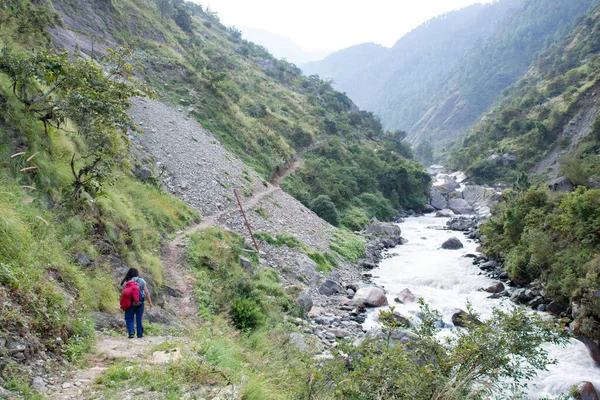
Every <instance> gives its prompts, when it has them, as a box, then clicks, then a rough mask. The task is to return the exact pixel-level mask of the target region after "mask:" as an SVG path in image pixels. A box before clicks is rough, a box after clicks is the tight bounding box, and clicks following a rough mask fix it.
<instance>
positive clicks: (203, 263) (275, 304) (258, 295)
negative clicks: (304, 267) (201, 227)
mask: <svg viewBox="0 0 600 400" xmlns="http://www.w3.org/2000/svg"><path fill="white" fill-rule="evenodd" d="M240 256H242V257H246V258H248V259H249V260H250V261H251V262H252V263H253V264H254V268H258V265H257V264H258V257H257V255H256V253H248V252H245V251H244V238H243V237H242V236H240V235H237V234H231V233H227V232H224V231H223V230H221V229H219V228H211V229H207V230H205V231H203V232H201V233H196V234H194V235H192V236H191V244H190V249H189V252H188V259H189V263H190V266H191V268H192V270H193V272H194V273H195V275H196V279H197V282H198V287H197V289H196V300H197V301H198V303H199V305H200V312H201V314H202V316H203V317H204V318H207V319H209V320H210V319H212V318H213V317H214V316H217V315H220V314H221V313H222V312H223V310H229V315H230V316H231V319H232V321H233V322H234V324H235V325H236V326H237V327H238V328H239V329H241V330H244V331H247V330H254V329H257V328H260V327H261V326H263V325H265V324H267V325H268V326H273V325H275V324H276V323H277V322H278V321H280V320H281V318H282V317H283V315H284V314H285V313H289V314H292V315H298V313H299V310H298V309H297V306H296V304H295V302H294V300H293V298H292V297H291V294H290V293H287V292H286V291H285V290H284V289H283V288H282V287H281V286H279V277H278V275H277V272H276V271H274V270H271V269H260V270H258V271H256V272H253V271H248V270H246V269H244V268H243V267H242V265H241V263H240Z"/></svg>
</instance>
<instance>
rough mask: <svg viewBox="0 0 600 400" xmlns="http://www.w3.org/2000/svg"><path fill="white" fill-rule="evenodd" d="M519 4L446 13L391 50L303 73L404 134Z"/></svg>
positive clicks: (511, 0) (364, 52)
mask: <svg viewBox="0 0 600 400" xmlns="http://www.w3.org/2000/svg"><path fill="white" fill-rule="evenodd" d="M522 2H523V0H504V1H501V2H496V3H492V4H489V5H482V4H476V5H472V6H470V7H467V8H464V9H462V10H459V11H453V12H449V13H447V14H444V15H441V16H439V17H436V18H433V19H431V20H429V21H427V22H426V23H424V24H422V25H421V26H419V27H418V28H416V29H414V30H413V31H411V32H410V33H408V34H407V35H405V36H404V37H402V38H401V39H400V40H398V42H396V44H395V45H394V46H393V47H392V48H385V47H382V46H378V45H376V44H373V43H367V44H361V45H358V46H353V47H350V48H347V49H344V50H341V51H339V52H337V53H334V54H332V55H330V56H328V57H326V58H325V59H324V60H322V61H317V62H313V63H309V64H306V65H304V66H302V69H303V71H304V73H305V74H307V75H312V74H317V75H320V76H321V77H322V78H329V79H333V81H334V86H335V87H336V88H337V89H338V90H341V91H345V92H346V93H347V94H348V95H349V96H350V97H351V98H352V99H353V101H354V102H356V104H357V105H359V106H360V107H363V108H366V109H368V110H371V111H375V112H376V114H378V115H379V116H380V117H381V119H382V122H383V124H384V126H385V127H386V128H390V129H391V128H393V129H402V130H406V131H408V130H409V129H410V128H411V127H412V126H413V125H414V124H415V123H416V122H417V121H419V119H420V118H421V117H422V116H423V115H425V113H426V112H427V110H428V108H429V107H428V103H429V101H430V99H431V98H432V97H433V96H434V95H435V94H436V93H437V92H438V91H439V90H440V89H441V88H442V87H443V85H444V83H445V82H444V77H445V76H446V75H448V73H450V72H451V71H452V70H453V68H454V66H455V65H456V64H457V62H458V61H459V60H460V59H461V57H463V56H464V55H465V54H466V53H467V52H468V51H469V50H471V49H472V48H473V47H475V46H476V45H478V44H480V43H482V42H484V41H485V39H487V38H488V37H489V36H491V35H492V34H493V33H494V32H495V30H496V28H497V26H498V24H499V23H500V21H501V20H502V19H503V18H504V17H505V16H506V14H507V13H508V12H509V11H510V10H511V9H514V8H515V7H518V6H520V5H521V3H522Z"/></svg>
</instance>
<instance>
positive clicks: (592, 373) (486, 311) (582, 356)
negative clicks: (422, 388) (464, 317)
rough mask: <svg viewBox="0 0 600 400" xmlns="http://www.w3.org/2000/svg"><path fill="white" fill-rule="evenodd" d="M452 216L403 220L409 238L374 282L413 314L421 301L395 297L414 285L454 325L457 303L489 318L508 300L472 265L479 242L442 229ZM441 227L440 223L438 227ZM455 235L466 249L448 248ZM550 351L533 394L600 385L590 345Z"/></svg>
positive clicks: (372, 321) (369, 323)
mask: <svg viewBox="0 0 600 400" xmlns="http://www.w3.org/2000/svg"><path fill="white" fill-rule="evenodd" d="M447 221H448V218H435V217H433V216H432V215H428V216H425V217H418V218H407V219H406V221H405V222H403V223H401V224H400V227H401V228H402V237H403V238H405V239H407V240H408V242H407V243H406V244H404V245H402V246H398V247H396V248H395V249H393V250H391V251H390V254H391V255H392V256H393V257H392V258H389V259H386V260H383V261H382V262H381V265H380V266H379V267H378V268H377V269H375V270H373V275H375V278H374V282H375V283H376V284H377V285H380V286H382V287H384V288H385V289H386V290H387V293H388V301H389V304H391V305H394V306H395V307H396V310H397V311H399V312H400V313H401V314H403V315H408V316H410V315H412V314H413V313H414V312H416V311H418V310H419V305H418V304H415V303H411V304H396V303H394V298H395V297H396V296H397V294H398V293H400V292H401V291H402V290H403V289H406V288H408V289H409V290H410V291H411V292H412V293H413V294H414V295H415V296H416V297H422V298H423V299H424V300H425V301H426V302H427V303H428V304H429V305H430V307H431V308H433V309H437V310H438V311H440V312H441V313H442V315H443V319H444V322H445V323H447V324H449V325H451V324H452V321H451V318H452V314H454V313H455V312H456V309H463V310H464V309H465V305H466V303H467V301H469V302H470V303H471V304H472V306H473V308H474V310H475V311H476V312H477V313H479V314H480V315H481V318H482V319H486V318H489V317H490V316H491V314H492V308H494V307H501V306H502V302H501V301H499V300H495V299H488V298H487V297H488V296H489V293H486V292H483V291H480V289H481V288H485V287H488V286H490V285H492V284H493V283H495V281H493V280H491V279H490V278H488V277H486V276H485V275H482V274H480V270H479V268H478V267H476V266H474V265H472V260H471V259H470V258H465V257H464V256H465V255H466V254H468V253H471V254H475V252H476V250H475V249H476V247H477V246H478V245H477V243H475V242H474V241H472V240H468V239H466V238H465V237H464V236H463V235H462V234H461V233H460V232H452V231H448V230H442V229H441V228H442V227H443V226H445V224H446V222H447ZM436 227H437V229H435V228H436ZM451 237H457V238H458V239H459V240H460V241H461V242H462V243H463V244H464V248H463V249H461V250H443V249H441V245H442V243H444V241H446V240H447V239H449V238H451ZM376 315H377V313H376V312H371V313H370V314H369V317H368V318H367V320H366V321H365V324H364V326H365V328H366V329H370V328H372V327H375V326H377V325H378V323H377V318H376ZM545 348H546V349H547V350H548V351H549V352H550V356H551V357H552V358H555V359H557V360H558V364H556V365H551V366H549V367H548V371H542V372H540V373H539V374H538V377H537V378H536V379H534V380H533V382H531V383H530V384H529V387H530V390H529V397H530V398H531V399H539V398H543V397H552V396H558V395H560V394H561V393H565V392H567V391H568V390H569V388H570V387H571V386H572V385H577V384H579V383H580V382H582V381H590V382H592V383H593V384H594V386H596V388H600V368H598V367H596V366H595V365H594V362H593V361H592V359H591V358H590V356H589V354H588V351H587V349H586V347H585V346H584V345H583V344H582V343H581V342H579V341H577V340H572V341H571V342H570V343H569V344H568V345H566V346H564V347H563V346H556V345H546V346H545Z"/></svg>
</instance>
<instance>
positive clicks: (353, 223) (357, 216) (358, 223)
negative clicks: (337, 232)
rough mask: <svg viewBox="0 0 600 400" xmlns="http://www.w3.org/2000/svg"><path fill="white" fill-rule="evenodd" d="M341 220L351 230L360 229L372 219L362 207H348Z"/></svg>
mask: <svg viewBox="0 0 600 400" xmlns="http://www.w3.org/2000/svg"><path fill="white" fill-rule="evenodd" d="M340 221H341V223H342V225H343V226H344V227H345V228H347V229H350V230H351V231H360V230H362V229H364V228H365V227H366V226H367V225H369V222H370V221H371V220H370V219H369V216H368V215H367V212H366V211H365V210H363V209H362V208H359V207H348V208H347V209H345V210H344V211H343V212H342V217H341V220H340Z"/></svg>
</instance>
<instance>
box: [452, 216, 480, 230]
mask: <svg viewBox="0 0 600 400" xmlns="http://www.w3.org/2000/svg"><path fill="white" fill-rule="evenodd" d="M446 226H447V227H448V229H450V230H451V231H459V232H467V231H470V230H472V229H475V228H476V227H477V221H476V220H475V219H474V218H473V217H454V218H452V219H451V220H450V221H448V222H446Z"/></svg>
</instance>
